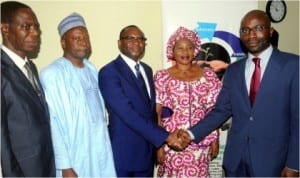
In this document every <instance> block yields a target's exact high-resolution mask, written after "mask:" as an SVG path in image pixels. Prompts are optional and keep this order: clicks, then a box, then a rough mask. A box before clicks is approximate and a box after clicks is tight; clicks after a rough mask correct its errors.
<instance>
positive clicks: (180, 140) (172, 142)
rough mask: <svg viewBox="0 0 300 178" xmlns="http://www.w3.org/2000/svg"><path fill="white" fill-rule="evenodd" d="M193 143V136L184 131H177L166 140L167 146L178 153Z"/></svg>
mask: <svg viewBox="0 0 300 178" xmlns="http://www.w3.org/2000/svg"><path fill="white" fill-rule="evenodd" d="M191 141H192V138H191V136H190V135H189V133H188V132H187V131H186V130H183V129H176V130H175V131H174V132H171V133H170V134H169V136H168V138H167V140H166V142H167V144H168V145H169V146H170V147H171V148H172V149H174V150H176V151H182V150H184V149H185V148H186V147H187V146H189V144H190V142H191Z"/></svg>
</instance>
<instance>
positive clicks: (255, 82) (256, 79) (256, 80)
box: [249, 58, 260, 106]
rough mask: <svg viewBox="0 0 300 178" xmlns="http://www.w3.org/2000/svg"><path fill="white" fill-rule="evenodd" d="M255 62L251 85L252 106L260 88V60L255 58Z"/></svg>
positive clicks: (250, 97)
mask: <svg viewBox="0 0 300 178" xmlns="http://www.w3.org/2000/svg"><path fill="white" fill-rule="evenodd" d="M252 60H253V62H254V63H255V69H254V72H253V75H252V79H251V84H250V94H249V99H250V104H251V106H253V104H254V100H255V96H256V93H257V92H258V88H259V85H260V59H259V58H253V59H252Z"/></svg>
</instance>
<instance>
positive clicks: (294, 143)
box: [179, 10, 299, 177]
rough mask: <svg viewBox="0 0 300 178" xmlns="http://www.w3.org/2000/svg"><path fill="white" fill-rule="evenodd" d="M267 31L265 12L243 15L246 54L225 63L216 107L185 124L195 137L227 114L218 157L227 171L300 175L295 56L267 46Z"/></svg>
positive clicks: (240, 174)
mask: <svg viewBox="0 0 300 178" xmlns="http://www.w3.org/2000/svg"><path fill="white" fill-rule="evenodd" d="M272 32H273V28H272V27H271V23H270V20H269V18H268V16H267V15H266V14H265V12H263V11H260V10H253V11H250V12H248V13H247V14H246V15H245V16H244V18H243V19H242V21H241V26H240V39H241V41H242V43H243V45H244V46H245V47H246V49H247V50H248V56H247V57H246V58H245V59H242V60H239V61H237V62H235V63H233V64H231V65H230V66H229V67H228V68H227V70H226V73H225V75H224V80H223V87H222V90H221V92H220V94H219V96H218V99H217V103H216V106H215V109H213V110H212V111H211V112H210V113H209V114H208V115H207V117H206V118H205V119H204V120H202V121H201V122H199V123H198V124H197V125H195V126H194V127H192V128H191V129H190V136H191V137H192V138H193V137H194V140H196V141H200V140H202V139H203V137H204V136H205V135H207V134H209V133H210V132H211V131H212V130H214V129H216V128H217V127H218V126H220V125H221V124H222V123H223V122H224V121H226V119H228V118H229V117H231V116H232V126H231V130H230V132H229V135H228V138H227V144H226V148H225V152H224V161H223V167H224V169H225V174H226V176H229V177H280V176H282V177H293V176H295V177H297V176H299V56H297V55H294V54H290V53H286V52H282V51H279V50H278V49H276V48H274V47H272V45H271V43H270V41H271V36H272ZM252 58H259V59H258V60H256V59H255V61H260V65H258V63H257V64H254V62H253V61H252ZM259 72H260V73H259ZM253 74H255V75H254V76H256V77H252V75H253ZM256 74H258V75H256ZM257 79H259V80H257ZM251 81H253V82H251ZM254 81H255V82H257V81H258V83H256V85H254V83H255V82H254ZM254 89H256V90H254ZM257 90H258V91H257ZM253 93H254V94H255V93H256V96H255V95H253ZM249 95H250V98H249ZM251 101H252V103H251ZM179 136H186V137H187V135H185V134H181V132H179Z"/></svg>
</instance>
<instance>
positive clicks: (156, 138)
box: [99, 56, 168, 174]
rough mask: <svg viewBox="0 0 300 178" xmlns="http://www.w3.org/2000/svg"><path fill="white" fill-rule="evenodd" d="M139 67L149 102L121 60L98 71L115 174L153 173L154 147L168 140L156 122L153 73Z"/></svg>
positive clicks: (118, 59)
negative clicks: (145, 83) (148, 91)
mask: <svg viewBox="0 0 300 178" xmlns="http://www.w3.org/2000/svg"><path fill="white" fill-rule="evenodd" d="M141 65H142V66H143V68H144V69H145V72H146V75H147V78H148V81H149V85H150V93H151V100H149V98H147V95H146V94H145V92H146V91H144V90H143V89H142V87H141V86H140V85H139V83H138V82H139V81H138V79H137V78H136V76H135V74H134V73H133V72H132V71H131V69H130V68H129V66H128V65H127V64H126V63H125V61H124V60H123V59H122V57H121V56H118V58H117V59H115V60H113V61H112V62H110V63H109V64H107V65H106V66H104V67H103V68H102V69H101V70H100V71H99V87H100V89H101V93H102V95H103V98H104V101H105V104H106V108H107V111H108V114H109V134H110V138H111V144H112V149H113V155H114V160H115V166H116V169H117V172H118V169H122V170H127V171H143V170H147V169H153V167H154V159H153V158H154V153H155V147H154V146H156V147H159V146H161V145H162V144H163V143H164V141H165V140H166V138H167V136H168V133H167V132H166V131H165V130H163V129H162V128H160V127H158V126H157V122H156V112H155V89H154V84H153V73H152V69H151V68H150V67H149V66H148V65H146V64H145V63H143V62H141ZM117 174H118V173H117Z"/></svg>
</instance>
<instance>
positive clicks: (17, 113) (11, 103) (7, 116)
mask: <svg viewBox="0 0 300 178" xmlns="http://www.w3.org/2000/svg"><path fill="white" fill-rule="evenodd" d="M31 66H32V68H33V69H34V70H33V73H34V74H35V75H36V76H37V75H38V74H37V69H36V67H35V65H34V64H33V63H31ZM37 79H38V78H37ZM1 167H2V174H3V176H8V177H54V176H55V165H54V153H53V147H52V140H51V133H50V120H49V113H48V108H47V104H46V101H45V98H44V95H43V92H42V96H41V97H40V98H39V96H38V95H37V93H36V92H35V90H34V88H33V86H32V85H31V83H30V82H29V80H27V78H26V76H25V75H24V74H23V72H22V71H21V70H20V69H19V68H18V67H17V66H16V65H15V63H14V62H13V61H12V60H11V59H10V57H9V56H8V55H7V54H6V53H5V52H4V51H2V50H1Z"/></svg>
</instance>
